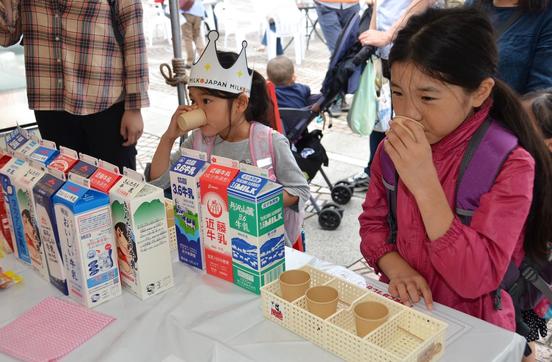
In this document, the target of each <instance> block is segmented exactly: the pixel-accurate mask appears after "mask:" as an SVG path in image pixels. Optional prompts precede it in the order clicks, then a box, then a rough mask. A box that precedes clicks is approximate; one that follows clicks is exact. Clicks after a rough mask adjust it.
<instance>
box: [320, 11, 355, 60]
mask: <svg viewBox="0 0 552 362" xmlns="http://www.w3.org/2000/svg"><path fill="white" fill-rule="evenodd" d="M314 4H315V6H316V13H317V15H318V23H319V24H320V28H322V33H323V34H324V39H326V46H327V47H328V50H329V51H330V54H333V52H334V50H335V46H336V43H337V38H338V37H339V34H341V31H342V30H343V28H344V27H345V25H346V24H347V21H349V19H350V18H351V17H352V16H353V15H354V14H355V13H358V12H359V11H360V5H359V4H358V0H341V1H339V0H334V1H332V0H315V1H314Z"/></svg>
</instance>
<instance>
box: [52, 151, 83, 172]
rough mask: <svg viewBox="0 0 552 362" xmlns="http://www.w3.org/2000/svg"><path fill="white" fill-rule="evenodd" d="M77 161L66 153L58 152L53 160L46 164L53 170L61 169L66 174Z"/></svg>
mask: <svg viewBox="0 0 552 362" xmlns="http://www.w3.org/2000/svg"><path fill="white" fill-rule="evenodd" d="M76 163H77V159H76V158H73V157H71V156H68V155H64V154H59V155H58V156H57V157H56V158H55V159H54V160H53V161H52V163H50V164H49V165H48V167H51V168H53V169H55V170H58V171H61V172H63V173H64V174H67V173H68V172H69V170H70V169H71V168H72V167H73V166H74V165H75V164H76Z"/></svg>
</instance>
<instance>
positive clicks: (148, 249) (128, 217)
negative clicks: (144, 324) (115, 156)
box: [109, 169, 174, 299]
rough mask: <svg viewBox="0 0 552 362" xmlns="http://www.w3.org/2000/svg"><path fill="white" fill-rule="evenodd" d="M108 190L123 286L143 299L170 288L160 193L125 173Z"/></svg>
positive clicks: (169, 268) (131, 173) (129, 172)
mask: <svg viewBox="0 0 552 362" xmlns="http://www.w3.org/2000/svg"><path fill="white" fill-rule="evenodd" d="M124 174H125V175H124V176H123V177H122V178H121V179H120V180H119V181H118V182H117V184H116V185H115V186H114V187H112V188H111V191H110V192H109V196H110V200H111V212H112V215H113V225H114V230H115V240H116V243H117V254H118V256H119V268H120V269H121V279H122V281H123V284H124V285H125V286H127V287H128V289H129V290H130V291H131V292H132V293H133V294H135V295H136V296H137V297H138V298H141V299H146V298H148V297H150V296H152V295H155V294H158V293H160V292H163V291H165V290H166V289H168V288H170V287H172V286H173V285H174V280H173V272H172V260H171V249H170V245H169V234H168V233H167V218H166V213H165V201H164V200H165V197H164V194H163V190H162V189H160V188H158V187H155V186H153V185H150V184H148V183H146V182H145V181H144V178H143V176H142V175H140V174H138V173H137V172H136V171H133V170H129V169H125V171H124Z"/></svg>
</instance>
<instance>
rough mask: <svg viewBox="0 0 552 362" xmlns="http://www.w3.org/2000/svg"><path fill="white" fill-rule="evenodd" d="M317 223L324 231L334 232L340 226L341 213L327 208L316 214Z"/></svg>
mask: <svg viewBox="0 0 552 362" xmlns="http://www.w3.org/2000/svg"><path fill="white" fill-rule="evenodd" d="M318 223H319V224H320V226H321V227H322V229H324V230H335V229H337V227H338V226H339V224H341V213H340V212H339V211H338V210H336V209H334V208H327V209H324V210H322V211H320V214H318Z"/></svg>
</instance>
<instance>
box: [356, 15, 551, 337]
mask: <svg viewBox="0 0 552 362" xmlns="http://www.w3.org/2000/svg"><path fill="white" fill-rule="evenodd" d="M497 61H498V56H497V50H496V47H495V40H494V37H493V30H492V27H491V25H490V24H489V22H488V20H487V18H486V17H485V16H484V15H481V14H480V13H479V12H478V11H476V10H471V9H447V10H429V11H427V12H426V13H424V14H422V15H419V16H415V17H412V18H411V19H410V20H409V21H408V23H407V24H406V26H405V27H404V28H403V29H402V30H401V31H400V32H399V33H398V36H397V38H396V40H395V42H394V46H393V48H392V50H391V54H390V58H389V62H390V65H391V85H392V93H393V107H394V112H395V114H396V115H397V116H403V117H407V118H409V119H411V120H410V121H403V122H398V121H395V122H392V125H391V129H390V131H389V132H388V133H387V136H386V139H385V141H384V142H383V143H382V144H380V146H379V148H378V150H377V152H376V155H375V160H374V163H373V166H372V178H371V182H370V187H369V189H368V192H367V195H366V200H365V202H364V204H363V210H364V211H363V213H362V214H361V215H360V217H359V222H360V236H361V239H362V241H361V246H360V247H361V252H362V254H363V255H364V257H365V258H366V260H367V261H368V263H369V264H370V265H371V266H373V267H374V268H375V269H376V271H377V272H380V273H381V274H382V279H383V280H384V281H386V282H388V283H389V293H390V294H391V295H393V296H395V297H398V298H400V300H401V301H402V302H403V303H404V304H407V305H410V304H412V303H417V302H418V301H419V300H420V299H421V298H423V299H424V301H425V303H426V305H427V306H428V308H430V309H431V306H432V302H433V300H435V301H437V302H439V303H442V304H445V305H447V306H450V307H452V308H455V309H458V310H460V311H462V312H465V313H468V314H471V315H473V316H475V317H478V318H481V319H484V320H486V321H488V322H490V323H493V324H495V325H498V326H501V327H504V328H507V329H509V330H512V331H514V330H515V329H516V325H515V317H514V308H513V304H512V299H511V298H510V296H509V295H508V294H507V293H506V292H505V291H504V290H502V291H499V293H500V295H499V296H498V297H500V298H501V300H502V303H501V304H502V308H501V309H500V310H498V309H497V308H495V301H496V299H495V293H494V292H495V291H496V290H497V289H498V287H499V285H500V283H501V281H502V279H503V277H504V275H505V272H506V270H507V268H508V265H509V264H510V261H513V262H514V263H515V264H516V265H519V263H520V262H521V260H522V259H523V257H524V255H525V252H528V253H531V254H534V255H536V256H538V257H545V256H546V252H545V250H546V242H547V241H548V240H552V227H551V225H552V160H551V157H550V154H549V152H548V151H547V149H546V147H545V146H544V142H543V140H542V136H541V135H539V134H538V132H537V131H536V129H535V128H534V127H532V126H531V123H530V121H529V119H528V116H527V114H526V113H525V112H524V110H523V108H522V106H521V103H520V101H519V99H518V98H517V96H516V95H515V94H514V93H513V91H512V90H511V89H510V88H508V86H507V85H505V84H504V83H503V82H501V81H500V80H499V79H497V78H496V77H495V74H496V68H497ZM489 117H491V118H492V119H494V120H496V121H498V122H499V124H500V125H501V126H502V127H504V128H505V129H507V130H509V131H510V132H511V133H513V134H514V135H515V136H516V137H517V139H518V146H517V147H516V148H514V149H513V151H512V152H510V153H509V155H508V157H507V159H506V160H505V161H504V163H503V164H502V168H501V169H500V171H499V172H498V174H497V176H496V178H495V181H494V184H493V186H492V187H491V189H490V191H489V192H487V193H485V194H483V195H482V197H481V198H480V200H479V207H478V208H477V209H476V210H475V212H474V213H473V216H472V218H471V222H470V223H469V224H468V225H465V224H463V223H462V222H461V221H460V218H459V216H458V215H457V214H456V213H455V211H454V210H455V196H456V191H455V189H456V186H457V180H458V175H459V167H460V162H461V161H462V159H463V157H464V152H465V151H466V147H467V144H468V141H469V140H470V138H471V137H472V135H474V133H475V132H476V131H477V130H478V128H479V127H480V126H481V125H482V124H483V122H484V121H485V120H486V119H487V118H489ZM403 120H404V118H403ZM412 120H414V121H412ZM383 149H384V150H385V152H386V153H387V155H388V156H389V158H390V159H391V161H392V163H393V164H394V166H395V169H396V171H397V174H398V177H399V180H398V189H397V204H396V205H397V207H396V222H397V234H396V242H395V243H389V242H388V240H389V234H390V227H389V223H388V219H387V217H388V215H389V207H388V201H387V198H386V197H387V194H386V189H385V186H384V184H383V180H382V162H381V156H382V151H383ZM484 167H485V165H481V168H482V169H483V168H484Z"/></svg>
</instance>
